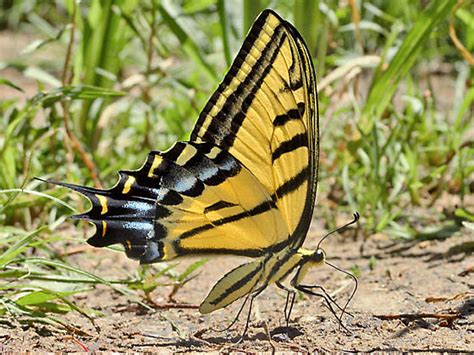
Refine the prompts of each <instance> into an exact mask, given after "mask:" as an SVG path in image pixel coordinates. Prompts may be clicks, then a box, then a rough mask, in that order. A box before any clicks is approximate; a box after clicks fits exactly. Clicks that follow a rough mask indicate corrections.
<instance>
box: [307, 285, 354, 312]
mask: <svg viewBox="0 0 474 355" xmlns="http://www.w3.org/2000/svg"><path fill="white" fill-rule="evenodd" d="M300 286H301V287H304V288H306V289H310V290H313V289H319V290H321V292H323V293H324V295H325V296H326V297H327V298H328V299H329V301H331V303H332V304H334V305H335V306H336V307H337V308H338V309H339V310H340V311H341V312H342V315H344V313H345V314H347V315H349V316H351V317H354V316H353V315H352V314H351V313H349V312H347V311H346V310H345V309H344V308H342V307H341V306H339V304H338V303H337V302H336V300H335V299H334V298H333V297H332V296H331V295H330V294H329V293H328V292H327V291H326V289H325V288H324V287H323V286H321V285H300Z"/></svg>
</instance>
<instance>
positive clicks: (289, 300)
mask: <svg viewBox="0 0 474 355" xmlns="http://www.w3.org/2000/svg"><path fill="white" fill-rule="evenodd" d="M276 285H277V287H279V288H281V289H282V290H285V291H286V292H287V293H286V302H285V309H284V311H283V313H284V314H285V321H286V326H287V327H288V324H289V323H290V315H291V311H292V310H293V305H294V304H295V298H296V291H295V290H292V289H290V288H288V287H286V286H285V285H283V284H282V283H281V282H279V281H278V282H276ZM288 305H289V307H288Z"/></svg>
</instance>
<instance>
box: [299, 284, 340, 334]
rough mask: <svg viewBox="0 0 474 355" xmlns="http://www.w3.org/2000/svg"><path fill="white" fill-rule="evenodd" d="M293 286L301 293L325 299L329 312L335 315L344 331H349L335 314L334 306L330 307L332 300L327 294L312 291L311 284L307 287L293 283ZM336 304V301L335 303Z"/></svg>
mask: <svg viewBox="0 0 474 355" xmlns="http://www.w3.org/2000/svg"><path fill="white" fill-rule="evenodd" d="M295 288H296V289H297V290H298V291H301V292H303V293H306V294H307V295H311V296H318V297H321V298H323V299H324V301H326V306H327V307H328V308H329V310H330V311H331V313H332V314H333V315H334V317H336V319H337V322H338V323H339V326H341V327H342V328H343V329H344V330H346V331H349V330H348V329H347V328H346V327H345V326H344V324H343V323H342V320H341V318H340V317H339V316H338V315H337V313H336V311H335V310H334V308H333V307H332V302H331V300H330V299H329V298H328V296H329V295H328V294H327V293H326V294H324V293H317V292H314V291H312V290H311V286H310V287H307V286H306V285H295ZM336 304H337V303H336ZM338 308H340V307H339V306H338Z"/></svg>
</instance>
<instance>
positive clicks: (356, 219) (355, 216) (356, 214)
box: [317, 212, 360, 249]
mask: <svg viewBox="0 0 474 355" xmlns="http://www.w3.org/2000/svg"><path fill="white" fill-rule="evenodd" d="M353 216H354V219H353V220H352V221H350V222H348V223H346V224H344V225H343V226H342V227H339V228H336V229H334V230H333V231H331V232H329V233H328V234H326V235H325V236H324V237H322V239H321V240H320V241H319V243H318V247H317V249H319V246H320V245H321V243H322V242H323V241H324V239H326V238H327V237H329V236H330V235H332V234H334V233H338V232H341V231H343V230H344V229H346V228H347V227H349V226H350V225H351V224H354V223H356V222H357V221H358V220H359V218H360V214H359V212H355V213H354V214H353Z"/></svg>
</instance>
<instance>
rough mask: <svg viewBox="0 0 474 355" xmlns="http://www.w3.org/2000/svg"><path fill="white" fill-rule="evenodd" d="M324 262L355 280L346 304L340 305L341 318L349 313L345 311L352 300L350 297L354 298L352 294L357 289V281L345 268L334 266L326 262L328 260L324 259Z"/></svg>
mask: <svg viewBox="0 0 474 355" xmlns="http://www.w3.org/2000/svg"><path fill="white" fill-rule="evenodd" d="M325 264H326V265H329V266H330V267H332V268H334V269H336V270H338V271H340V272H342V273H344V274H346V275H347V276H349V277H350V278H351V279H352V280H354V282H355V286H354V289H353V290H352V293H351V296H350V297H349V299H348V300H347V302H346V304H345V305H344V307H342V313H341V318H342V316H343V315H344V313H346V314H349V315H350V313H348V312H346V308H347V306H348V305H349V303H350V302H351V301H352V298H354V295H355V293H356V291H357V288H358V286H359V282H358V281H357V277H355V276H354V275H352V274H351V273H350V272H348V271H346V270H344V269H341V268H340V267H338V266H336V265H334V264H331V263H330V262H328V261H326V262H325Z"/></svg>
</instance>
